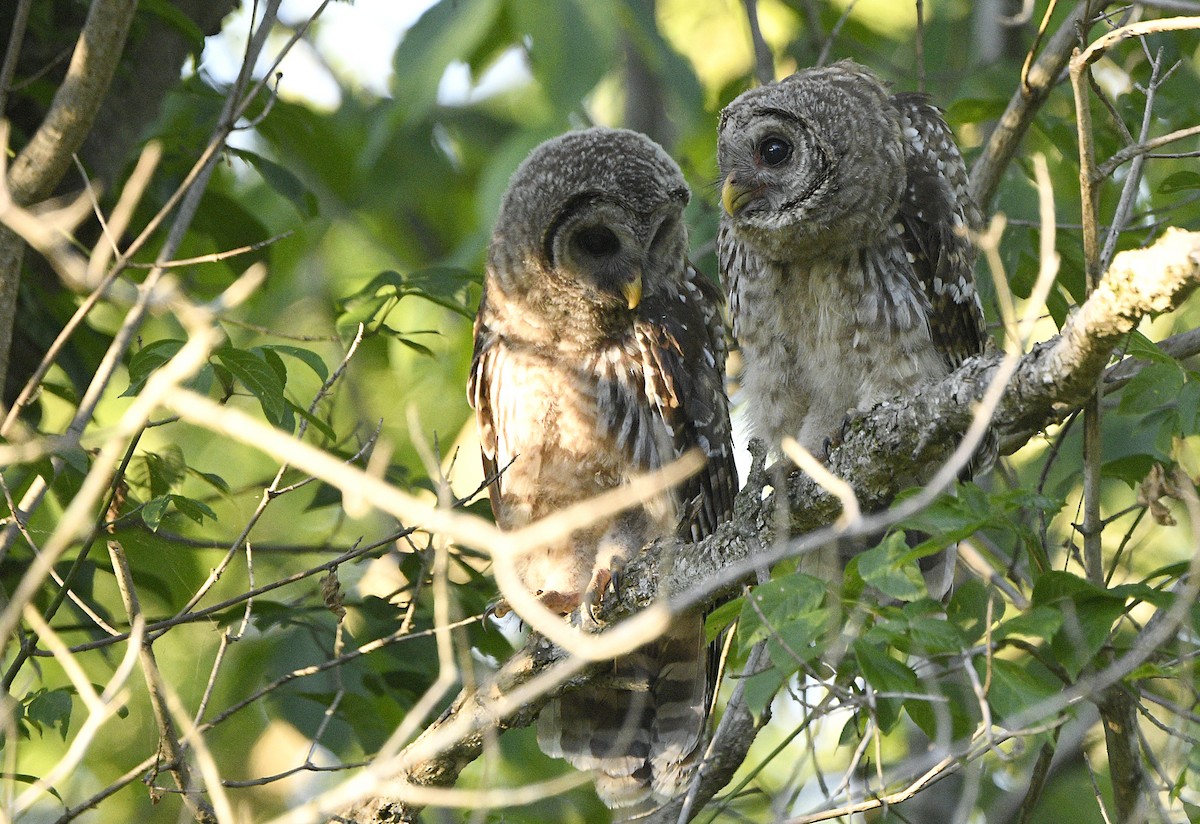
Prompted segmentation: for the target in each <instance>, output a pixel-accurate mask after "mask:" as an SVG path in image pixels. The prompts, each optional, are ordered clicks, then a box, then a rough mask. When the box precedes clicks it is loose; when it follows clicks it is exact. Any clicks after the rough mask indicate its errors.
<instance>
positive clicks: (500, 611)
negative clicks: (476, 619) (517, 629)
mask: <svg viewBox="0 0 1200 824" xmlns="http://www.w3.org/2000/svg"><path fill="white" fill-rule="evenodd" d="M511 612H512V607H510V606H509V605H508V601H506V600H504V599H503V598H497V599H496V600H495V601H492V602H491V603H490V604H488V605H487V607H485V608H484V610H483V618H484V621H483V626H484V629H487V626H488V621H487V619H488V618H491V619H492V620H493V621H496V620H499V619H501V618H503V617H504V616H506V615H508V614H509V613H511Z"/></svg>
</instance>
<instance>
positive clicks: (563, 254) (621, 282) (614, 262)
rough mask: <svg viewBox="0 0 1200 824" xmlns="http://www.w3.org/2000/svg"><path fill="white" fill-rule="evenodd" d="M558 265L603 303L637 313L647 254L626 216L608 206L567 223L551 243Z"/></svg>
mask: <svg viewBox="0 0 1200 824" xmlns="http://www.w3.org/2000/svg"><path fill="white" fill-rule="evenodd" d="M551 247H552V249H553V255H554V262H555V263H556V265H557V266H558V267H560V268H561V269H562V270H563V271H564V272H565V273H569V274H570V275H571V276H573V278H574V279H576V280H577V281H578V282H579V283H581V284H583V285H584V287H585V288H586V289H587V291H588V292H589V293H590V294H592V295H593V296H594V298H599V299H600V301H601V302H602V303H605V304H610V305H613V307H614V308H616V306H618V305H620V306H624V307H625V308H627V309H630V310H632V309H636V308H637V306H638V304H639V303H641V300H642V270H643V268H644V265H645V253H644V251H643V249H642V244H641V243H640V242H639V241H638V238H637V236H636V235H635V233H634V231H633V229H632V227H630V226H629V225H627V221H626V220H624V215H623V213H622V212H621V211H620V210H619V209H617V208H612V207H606V206H604V205H602V206H600V208H595V204H593V208H589V209H586V210H584V211H583V213H582V214H577V215H574V216H572V217H569V218H568V219H566V220H564V221H563V223H562V225H561V226H560V227H559V230H558V232H557V233H556V236H555V238H554V239H553V241H552V243H551Z"/></svg>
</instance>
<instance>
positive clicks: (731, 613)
mask: <svg viewBox="0 0 1200 824" xmlns="http://www.w3.org/2000/svg"><path fill="white" fill-rule="evenodd" d="M742 600H743V599H741V598H734V599H733V600H732V601H726V602H725V603H723V604H721V605H720V606H719V607H717V608H716V609H714V610H713V611H712V612H710V613H708V616H707V617H706V618H705V619H704V637H705V640H707V641H709V642H712V641H714V640H716V638H717V636H718V635H720V634H721V633H722V632H724V631H725V630H726V629H728V628H729V627H730V626H731V625H732V624H733V622H734V621H736V620H737V617H738V615H739V614H740V613H741V611H742V607H743V606H744V604H743V602H742Z"/></svg>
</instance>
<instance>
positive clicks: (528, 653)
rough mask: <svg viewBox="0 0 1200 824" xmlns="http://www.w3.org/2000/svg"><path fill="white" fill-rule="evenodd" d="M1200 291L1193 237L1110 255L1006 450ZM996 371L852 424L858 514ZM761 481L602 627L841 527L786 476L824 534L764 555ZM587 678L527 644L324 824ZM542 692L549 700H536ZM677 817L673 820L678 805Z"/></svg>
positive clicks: (647, 556) (404, 790)
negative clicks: (1141, 331)
mask: <svg viewBox="0 0 1200 824" xmlns="http://www.w3.org/2000/svg"><path fill="white" fill-rule="evenodd" d="M1198 284H1200V232H1187V231H1182V230H1178V229H1170V230H1168V231H1167V232H1166V233H1165V234H1164V235H1163V237H1162V238H1160V240H1159V241H1158V242H1157V243H1155V244H1154V245H1153V246H1150V247H1148V248H1145V249H1139V250H1131V251H1126V252H1122V253H1121V254H1119V255H1117V256H1116V258H1115V259H1114V261H1113V263H1112V266H1111V267H1110V268H1109V270H1108V272H1107V273H1106V274H1105V275H1104V277H1103V278H1102V279H1101V280H1100V283H1099V284H1098V286H1097V288H1096V290H1095V291H1094V292H1093V294H1092V297H1091V298H1090V299H1089V300H1088V301H1087V302H1086V303H1085V304H1084V305H1083V306H1081V307H1079V309H1078V310H1077V311H1076V312H1075V313H1074V314H1073V315H1072V316H1071V317H1070V318H1068V320H1067V323H1066V324H1065V325H1064V327H1063V330H1062V333H1061V334H1060V335H1058V336H1057V337H1055V338H1053V339H1051V340H1048V341H1045V342H1044V343H1041V344H1038V345H1037V346H1035V347H1034V348H1033V350H1032V351H1030V352H1029V353H1027V354H1026V355H1024V356H1022V357H1021V358H1020V360H1019V362H1018V363H1017V366H1016V369H1015V371H1014V373H1013V375H1012V378H1011V380H1010V381H1009V384H1008V386H1007V387H1006V389H1005V391H1004V393H1003V395H1002V396H1001V399H1000V402H999V404H998V406H997V409H996V412H995V415H994V418H993V419H994V421H995V422H996V424H997V425H998V426H999V427H1000V428H1001V429H1002V430H1003V431H1005V432H1007V433H1009V436H1010V443H1013V442H1015V441H1016V440H1021V442H1024V440H1028V438H1029V437H1031V436H1032V435H1033V433H1035V432H1037V431H1039V430H1041V429H1042V428H1044V427H1045V426H1047V425H1049V424H1052V423H1055V422H1058V421H1061V420H1062V419H1063V418H1065V417H1066V416H1067V415H1068V414H1070V413H1072V412H1074V411H1076V410H1077V409H1078V408H1079V407H1080V406H1081V405H1082V404H1083V403H1084V402H1085V401H1086V400H1087V397H1088V394H1089V392H1090V391H1091V390H1092V388H1093V387H1094V386H1095V384H1096V381H1097V380H1099V379H1100V377H1101V376H1102V375H1103V374H1104V371H1105V367H1106V365H1107V364H1108V361H1109V359H1110V357H1111V355H1112V352H1113V350H1114V348H1115V347H1116V346H1117V345H1118V344H1119V343H1120V341H1121V340H1122V338H1123V337H1124V336H1125V335H1127V334H1128V333H1129V332H1130V331H1131V330H1132V329H1133V328H1134V327H1135V326H1136V325H1137V324H1138V322H1139V321H1140V320H1141V319H1142V318H1143V317H1145V316H1147V315H1154V314H1159V313H1162V312H1166V311H1170V310H1172V309H1174V308H1176V307H1178V306H1179V305H1180V304H1181V303H1182V302H1183V300H1184V299H1185V298H1186V297H1187V295H1188V294H1189V293H1190V292H1191V290H1192V289H1194V288H1195V287H1196V286H1197V285H1198ZM1000 363H1001V358H1000V356H999V355H988V356H982V357H978V358H974V359H972V360H970V361H968V362H967V363H966V364H964V365H963V367H962V368H960V369H959V370H958V371H957V372H955V373H954V374H952V375H950V376H949V377H947V378H946V379H945V380H943V381H941V382H940V383H937V384H934V385H932V386H927V387H923V388H922V390H921V392H920V394H919V395H912V396H905V397H901V398H897V399H894V400H891V401H887V402H884V403H881V404H879V405H878V406H877V407H875V408H874V409H873V410H871V411H869V412H867V413H865V414H863V415H861V416H859V417H858V418H857V419H855V420H854V421H853V422H852V423H851V424H850V426H849V428H848V431H847V434H846V437H845V440H844V441H843V443H842V444H841V445H840V446H839V447H837V448H836V449H834V450H833V451H832V453H831V455H830V458H829V469H830V470H831V471H833V472H834V473H835V474H837V475H839V476H840V477H843V478H845V479H847V480H848V481H850V482H851V484H852V486H853V487H854V489H855V491H856V492H857V494H858V498H859V501H860V502H861V503H862V504H863V507H864V510H865V511H871V510H873V509H879V508H881V507H884V506H886V505H887V504H888V502H890V500H891V498H892V497H893V496H894V495H895V494H896V493H897V492H898V491H899V490H898V489H897V481H896V479H897V478H903V477H913V476H914V475H916V474H918V473H919V472H920V471H921V470H926V471H927V470H928V468H929V467H930V466H933V465H936V464H937V463H938V462H940V461H941V460H943V459H944V457H945V456H946V455H947V454H949V453H950V452H951V451H952V450H953V449H954V446H955V444H956V442H957V440H958V439H959V438H961V436H962V433H963V432H965V431H966V429H967V427H968V426H969V425H970V423H971V420H972V418H973V416H974V409H973V407H974V405H975V404H977V403H978V401H979V400H980V399H981V398H982V397H983V396H984V393H985V392H986V391H987V388H988V386H989V385H990V383H991V380H992V377H993V376H994V375H995V374H996V372H997V370H998V368H999V366H1000ZM1022 439H1023V440H1022ZM765 474H766V473H764V472H763V471H762V469H761V466H759V467H757V468H756V470H754V471H752V478H751V481H750V482H749V483H748V484H747V489H746V490H743V493H742V494H741V495H740V496H739V499H738V510H737V512H736V514H735V518H734V521H732V522H730V523H726V524H724V525H723V526H722V527H721V528H720V529H719V530H718V531H717V532H716V533H714V534H713V535H711V536H709V537H708V538H706V539H705V540H704V541H701V542H699V543H697V544H688V545H673V544H672V543H671V542H663V544H662V545H658V546H654V547H651V548H649V549H648V550H647V551H644V552H643V553H641V554H640V555H638V556H637V557H636V558H634V559H633V560H631V561H630V563H629V566H628V568H627V570H626V574H625V576H624V580H625V582H626V583H625V585H623V586H622V588H621V590H620V592H618V593H617V594H616V596H614V597H613V598H611V599H607V600H606V601H605V603H604V604H603V605H602V610H601V618H602V619H604V620H606V621H613V620H616V619H617V618H618V617H619V616H624V615H628V614H631V613H633V612H636V611H637V610H639V609H642V608H644V607H645V606H647V605H649V604H651V603H655V602H657V603H661V602H662V600H663V599H664V598H665V599H668V601H669V603H670V604H671V606H672V608H676V607H679V608H682V607H683V606H686V605H695V604H711V603H714V602H716V601H718V600H720V599H721V598H723V597H726V596H727V595H729V594H731V593H732V592H733V591H734V590H735V589H736V588H737V586H738V585H739V582H740V581H742V580H743V579H744V578H745V577H746V576H747V575H748V574H749V573H750V572H751V571H753V570H754V568H755V567H763V566H767V565H770V564H773V563H775V562H776V561H779V560H781V559H783V558H785V557H788V556H792V555H796V554H798V553H799V552H801V551H804V550H805V549H807V548H809V547H811V546H813V545H816V544H818V543H821V542H823V541H827V540H828V539H829V537H831V536H832V535H833V534H834V532H833V530H830V529H824V530H822V529H821V528H822V527H825V525H827V524H829V523H832V522H833V521H834V519H835V518H836V517H837V516H838V514H839V512H840V508H841V504H840V502H839V501H838V499H837V497H836V496H834V495H833V494H831V493H830V492H828V491H827V490H825V489H824V488H822V487H820V486H818V485H817V484H816V483H815V482H813V481H812V480H811V479H809V478H808V477H807V476H802V475H800V474H799V473H794V474H793V475H792V476H791V477H790V478H789V482H788V503H789V505H790V507H791V511H792V513H793V516H792V531H793V534H799V533H804V532H809V531H811V530H819V531H818V532H817V533H816V534H814V535H808V536H802V537H801V538H798V539H795V540H792V541H788V542H784V543H783V544H782V546H780V544H777V543H772V544H770V545H769V546H770V547H771V549H770V550H769V551H768V550H767V546H768V544H766V543H765V542H764V538H765V537H766V532H767V531H768V529H769V519H768V518H767V517H765V516H764V513H766V514H767V515H769V514H770V513H771V511H772V510H771V503H770V501H767V502H765V503H764V502H763V501H762V500H761V495H760V492H759V490H760V489H761V488H762V484H763V483H764V482H765V477H764V476H765ZM755 476H757V477H755ZM862 523H863V529H868V528H875V527H876V526H877V525H876V524H875V523H874V522H873V521H872V519H871V518H869V517H868V518H864V519H863V521H862ZM697 581H700V582H702V583H700V584H697V583H696V582H697ZM593 672H594V667H592V666H588V665H585V664H583V663H580V662H578V661H577V660H575V659H572V658H571V657H570V656H569V655H568V654H566V653H564V652H563V651H561V650H559V649H557V648H555V647H553V646H551V645H549V644H547V643H546V642H545V641H542V640H537V641H533V642H531V643H530V645H528V646H527V647H526V648H525V649H524V650H522V651H520V652H518V653H517V654H516V655H514V656H513V658H512V659H511V660H510V661H509V662H508V663H507V664H505V665H504V666H503V667H502V668H501V669H500V670H499V671H498V672H497V673H496V674H494V675H493V676H492V677H491V678H489V679H486V680H485V681H484V682H483V683H481V684H480V685H479V686H478V687H477V688H476V689H475V690H473V691H467V692H464V693H463V694H462V695H460V696H459V697H458V699H457V700H456V701H455V702H454V704H453V705H452V706H451V707H450V709H449V710H447V711H446V712H445V713H443V714H442V716H441V717H440V718H439V719H438V720H437V721H435V722H434V723H433V724H431V725H430V726H429V727H428V728H427V729H426V730H425V732H424V733H422V735H421V736H420V737H419V738H418V739H417V740H416V741H414V742H413V743H412V744H411V745H409V747H407V748H406V749H405V750H403V751H402V752H401V753H400V754H399V756H398V757H397V758H395V759H387V762H386V763H384V764H380V763H379V762H377V763H376V764H375V765H373V767H372V768H371V769H372V772H373V773H374V775H375V776H376V780H375V781H374V782H372V786H371V788H365V789H366V793H370V792H373V791H375V790H378V789H379V788H381V787H382V788H385V789H386V795H383V796H381V797H376V798H371V799H369V800H367V801H365V802H358V803H355V804H354V805H353V806H351V807H348V808H346V807H343V809H344V810H345V811H344V812H342V813H341V814H340V815H338V816H335V817H334V818H333V819H332V820H335V821H349V822H355V824H368V823H369V824H379V823H381V822H401V821H414V820H415V817H416V815H417V812H418V811H419V809H420V806H421V805H422V804H425V803H429V801H428V799H429V796H428V795H427V794H426V793H423V792H422V790H424V789H425V788H431V787H449V786H451V785H452V784H453V783H454V782H455V781H456V780H457V778H458V775H459V773H460V772H461V771H462V769H463V768H464V767H465V766H466V765H467V764H468V763H470V762H471V761H472V760H474V759H475V758H477V757H478V756H479V754H480V753H481V752H482V747H483V741H484V739H485V737H486V736H487V735H490V734H494V733H496V732H499V731H501V730H504V729H510V728H513V727H519V726H524V725H527V724H530V723H532V721H533V719H534V718H536V716H537V712H538V710H539V709H540V708H541V707H542V706H543V704H544V703H545V702H546V700H548V699H549V698H550V697H553V696H554V695H557V694H559V693H561V692H563V691H565V690H568V689H570V688H571V687H573V686H576V685H578V684H582V683H586V682H587V680H588V679H589V678H590V677H591V674H592V673H593ZM539 680H541V681H542V683H543V685H549V686H548V688H543V689H539V690H530V689H529V688H530V687H531V685H533V684H534V683H535V682H537V681H539ZM738 721H739V729H738V731H737V732H736V733H735V734H734V735H733V736H732V737H731V740H732V741H737V742H739V743H738V746H736V747H734V746H731V747H730V748H729V749H728V750H727V751H724V752H726V753H728V754H731V755H732V757H729V758H724V757H722V758H721V759H720V760H719V761H718V762H717V763H714V764H710V765H708V767H706V770H707V773H706V776H705V788H704V789H702V790H701V793H700V796H699V797H700V798H701V799H703V798H705V797H711V795H712V793H714V792H716V791H717V789H719V788H720V787H721V786H723V785H724V783H725V782H727V781H728V780H729V778H730V777H731V776H732V774H733V772H734V771H735V770H736V769H737V767H738V766H739V765H740V763H741V759H740V758H737V757H736V753H737V752H738V751H739V750H741V751H743V752H744V748H743V747H742V746H741V743H740V742H744V743H745V747H748V746H749V742H750V741H752V740H753V737H754V732H755V729H754V724H753V722H752V721H751V720H749V719H747V718H739V719H738ZM735 762H736V763H735ZM385 780H386V784H385V783H384V781H385ZM718 782H719V783H718ZM360 786H361V785H360ZM710 786H711V787H712V789H711V792H709V791H708V788H709V787H710ZM443 792H444V791H443ZM706 793H707V795H706ZM359 797H365V795H364V794H360V796H359ZM321 809H324V810H326V811H328V810H330V809H333V808H332V807H330V806H328V802H326V803H325V804H324V805H322V804H321V803H320V802H318V803H317V804H316V806H315V808H314V809H313V810H312V812H313V813H314V814H316V813H318V812H319V811H320V810H321ZM672 809H674V810H676V811H678V806H675V807H673V808H672ZM664 812H665V811H664ZM325 815H326V816H328V815H329V812H326V813H325ZM297 820H320V819H318V818H298V819H297ZM326 820H328V819H326ZM664 820H665V819H664Z"/></svg>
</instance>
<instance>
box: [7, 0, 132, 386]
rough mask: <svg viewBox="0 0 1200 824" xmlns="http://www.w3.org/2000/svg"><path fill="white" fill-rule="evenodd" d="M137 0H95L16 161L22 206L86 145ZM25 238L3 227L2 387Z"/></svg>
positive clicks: (14, 179) (15, 183)
mask: <svg viewBox="0 0 1200 824" xmlns="http://www.w3.org/2000/svg"><path fill="white" fill-rule="evenodd" d="M136 10H137V0H96V2H94V3H92V6H91V9H89V10H88V16H87V21H86V22H85V23H84V25H83V31H82V32H81V33H80V35H79V41H78V42H77V43H76V45H75V53H74V54H73V55H72V57H71V65H70V68H68V69H67V76H66V77H65V78H64V79H63V82H62V85H61V86H59V87H58V91H56V92H55V94H54V101H53V102H52V103H51V104H50V110H49V111H48V112H47V113H46V117H45V119H44V120H43V121H42V124H41V126H39V127H38V130H37V132H35V133H34V135H33V137H32V138H31V139H30V141H29V143H27V144H26V146H25V148H24V149H22V150H21V153H20V154H18V155H17V157H16V159H15V160H14V161H13V164H12V168H11V169H10V170H9V173H8V181H7V185H8V191H9V192H10V193H11V196H12V199H13V201H14V202H15V203H16V204H17V205H18V206H28V205H30V204H31V203H35V202H37V201H39V200H43V199H45V198H46V197H48V196H49V194H50V192H51V191H52V190H53V189H54V187H55V186H57V185H58V182H59V181H60V180H62V177H63V175H64V174H66V172H67V169H68V168H69V167H70V165H71V156H72V155H73V154H74V153H75V151H76V150H77V149H78V148H79V147H80V146H81V145H82V144H83V141H84V139H85V138H86V137H87V135H88V132H89V131H90V130H91V128H92V121H93V120H94V119H95V117H96V112H97V111H99V110H100V104H101V103H102V102H103V100H104V93H105V92H106V91H107V90H108V86H109V83H110V82H112V76H113V72H114V71H115V70H116V67H117V62H118V60H120V57H121V51H122V49H124V47H125V37H126V35H127V34H128V33H129V25H130V23H131V22H132V21H133V14H134V12H135V11H136ZM24 248H25V246H24V241H22V240H21V238H20V237H18V236H17V234H16V233H15V232H13V231H11V230H10V229H8V228H7V227H3V226H0V387H3V384H4V377H5V376H6V375H7V374H8V356H9V347H10V346H11V344H12V330H13V323H14V321H15V320H16V304H17V287H18V286H19V284H20V278H21V261H22V258H23V257H24V254H23V252H24Z"/></svg>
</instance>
